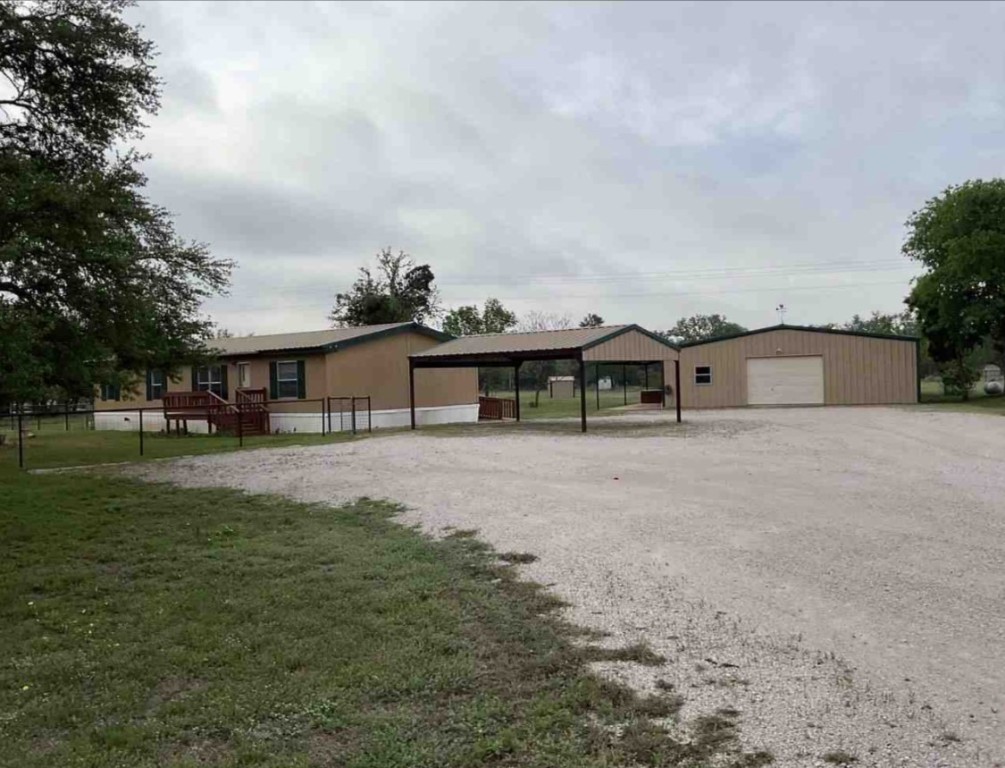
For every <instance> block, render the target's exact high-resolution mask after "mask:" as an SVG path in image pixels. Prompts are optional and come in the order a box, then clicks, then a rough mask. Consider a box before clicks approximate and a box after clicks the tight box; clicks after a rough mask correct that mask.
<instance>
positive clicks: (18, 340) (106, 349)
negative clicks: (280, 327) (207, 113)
mask: <svg viewBox="0 0 1005 768" xmlns="http://www.w3.org/2000/svg"><path fill="white" fill-rule="evenodd" d="M127 5H128V3H126V2H123V1H122V0H94V1H90V2H85V0H38V1H37V2H15V1H14V0H0V75H2V76H3V77H2V80H3V81H5V85H6V86H7V88H6V89H5V90H4V91H3V92H2V93H3V96H2V97H0V190H3V192H2V193H0V358H2V359H3V360H4V365H2V366H0V401H6V402H22V401H26V400H28V401H30V400H36V401H37V400H43V399H48V398H52V397H59V398H64V397H65V398H69V399H77V398H87V397H90V396H91V395H92V393H93V391H94V386H95V385H96V384H97V383H100V382H109V383H111V382H113V381H116V380H129V379H131V378H135V377H136V375H138V374H140V373H142V372H143V371H145V369H147V368H150V367H161V368H166V369H169V370H170V369H171V368H173V367H175V366H177V365H178V364H180V363H182V362H185V361H188V360H192V359H195V358H197V357H198V356H200V355H202V354H203V353H204V352H205V347H204V344H203V340H204V339H205V338H206V337H207V336H209V335H210V331H211V328H212V325H211V323H210V322H209V321H208V320H207V319H205V318H203V317H202V316H201V314H200V307H201V304H202V301H203V300H204V299H205V298H206V297H208V296H211V295H213V294H216V293H219V292H222V291H224V290H225V288H226V286H227V283H228V280H229V276H230V270H231V267H232V264H231V263H230V262H227V261H222V260H216V259H213V258H212V257H211V256H210V254H209V251H208V249H207V248H206V246H204V245H202V244H200V243H192V242H185V241H183V240H181V239H180V238H179V237H178V236H177V235H176V234H175V231H174V227H173V224H172V222H171V218H170V215H169V214H168V212H167V211H165V210H164V209H163V208H160V207H159V206H157V205H155V204H153V203H151V202H150V201H149V200H148V199H147V198H146V197H145V196H144V194H143V187H144V186H145V184H146V178H145V177H144V176H143V174H142V173H141V172H140V171H139V170H138V168H137V165H138V163H139V162H140V160H141V159H142V158H141V157H140V156H138V155H137V154H135V153H134V152H132V151H131V150H129V149H128V148H127V147H124V146H123V145H122V142H123V141H125V140H128V139H130V138H135V137H137V136H138V135H139V132H140V129H141V128H142V122H141V121H142V119H143V117H144V116H145V115H147V114H152V113H154V112H155V111H156V108H157V105H158V94H159V88H160V83H159V81H158V80H157V78H156V77H155V76H154V73H153V64H152V56H153V47H152V44H151V43H150V42H148V41H146V40H144V39H143V38H142V37H141V36H140V33H139V30H138V29H137V28H135V27H131V26H129V25H128V24H126V23H125V22H124V21H123V20H122V19H121V12H122V10H123V8H124V7H126V6H127Z"/></svg>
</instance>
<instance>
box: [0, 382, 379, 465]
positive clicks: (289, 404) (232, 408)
mask: <svg viewBox="0 0 1005 768" xmlns="http://www.w3.org/2000/svg"><path fill="white" fill-rule="evenodd" d="M333 403H338V416H339V431H351V432H352V434H354V435H355V434H358V432H359V431H360V427H359V424H358V421H359V418H361V417H362V414H364V413H365V414H366V431H367V432H372V431H373V418H372V407H371V400H370V396H369V395H353V396H346V397H319V398H310V399H304V400H266V401H264V402H258V403H255V404H250V405H245V404H238V403H228V404H227V406H221V408H224V409H226V410H227V411H228V412H232V413H233V416H234V418H233V419H231V420H230V423H231V424H232V426H229V427H228V428H227V429H226V430H224V431H223V432H222V433H221V430H220V429H219V428H217V433H218V434H231V435H232V436H233V437H236V438H237V444H238V447H240V448H243V447H244V443H245V438H246V437H249V435H248V434H247V433H246V430H245V426H246V425H245V419H244V418H242V416H243V415H244V413H245V412H246V410H247V409H248V408H252V407H260V406H263V405H264V406H266V407H268V406H275V408H274V410H269V411H268V413H269V420H270V422H269V423H270V426H269V431H268V432H264V433H256V434H260V435H262V436H264V437H268V436H270V435H279V434H290V433H292V432H298V431H302V432H304V433H312V432H313V433H314V434H321V435H330V434H333V433H334V432H335V431H336V430H334V429H333V426H334V425H333V413H334V409H333ZM345 404H348V411H347V410H346V408H345ZM312 405H314V406H315V407H316V409H315V410H311V409H310V406H312ZM364 405H365V410H364ZM317 406H320V407H319V408H317ZM319 411H320V413H319ZM115 414H122V421H121V422H119V424H117V425H114V426H111V425H110V426H108V427H107V431H108V432H132V431H135V432H136V433H137V439H136V452H137V455H139V456H141V457H142V456H145V455H146V453H147V438H148V436H147V434H146V433H147V432H148V431H151V430H150V429H148V428H149V427H150V426H151V425H152V424H155V423H156V421H153V420H152V419H151V417H155V418H157V419H163V420H164V426H163V428H161V429H156V430H155V431H157V432H160V433H162V434H163V435H165V436H167V437H168V438H169V439H175V438H173V437H171V433H170V429H169V426H168V424H169V420H170V421H182V422H186V424H185V428H186V432H185V434H186V435H187V434H188V432H187V421H189V420H192V421H205V422H206V423H207V427H206V433H207V434H212V432H211V430H212V425H213V421H214V418H216V420H217V423H219V418H218V416H217V417H214V416H211V415H210V414H209V413H208V411H207V412H201V413H194V412H193V413H191V414H166V413H165V409H164V408H163V407H162V406H157V407H142V406H140V407H136V406H134V407H127V408H101V409H96V408H88V409H81V408H66V409H53V408H47V409H45V410H39V409H35V410H30V411H29V410H21V409H18V410H9V411H8V412H7V413H0V425H4V426H6V427H8V428H9V431H10V432H14V433H15V434H14V439H16V441H17V462H18V467H19V468H20V469H25V468H26V467H27V463H28V460H29V458H30V455H29V454H30V453H31V451H30V449H29V448H28V447H27V441H28V438H30V437H35V436H42V435H45V434H47V433H50V434H51V433H57V432H58V433H72V432H95V431H105V429H99V427H98V424H97V418H96V417H97V416H99V415H109V416H114V415H115ZM186 416H188V418H186ZM169 417H170V418H169ZM347 418H348V419H349V424H348V427H349V430H346V423H345V422H346V419H347ZM133 419H135V427H133ZM314 419H318V420H319V422H320V423H319V422H318V421H313V420H314ZM311 421H313V424H311V423H310V422H311ZM277 422H278V423H280V424H286V427H285V428H282V427H278V426H275V425H276V423H277ZM298 422H300V423H298ZM290 424H292V425H293V426H290ZM301 424H302V425H303V426H305V427H308V428H307V429H303V430H298V426H300V425H301ZM318 427H319V428H320V429H318ZM2 436H3V428H2V427H0V437H2ZM179 436H180V433H179Z"/></svg>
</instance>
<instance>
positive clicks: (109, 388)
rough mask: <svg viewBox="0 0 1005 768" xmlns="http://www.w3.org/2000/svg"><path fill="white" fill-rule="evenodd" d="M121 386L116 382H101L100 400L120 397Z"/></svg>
mask: <svg viewBox="0 0 1005 768" xmlns="http://www.w3.org/2000/svg"><path fill="white" fill-rule="evenodd" d="M121 394H122V392H121V388H120V387H119V385H118V384H102V385H101V399H102V400H118V399H120V397H121Z"/></svg>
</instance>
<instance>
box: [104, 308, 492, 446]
mask: <svg viewBox="0 0 1005 768" xmlns="http://www.w3.org/2000/svg"><path fill="white" fill-rule="evenodd" d="M450 338H452V337H451V336H449V335H448V334H445V333H441V332H440V331H437V330H434V329H432V328H427V327H425V326H423V325H420V324H418V323H392V324H386V325H370V326H362V327H358V328H331V329H327V330H323V331H306V332H301V333H282V334H274V335H263V336H244V337H235V338H224V339H214V340H213V341H212V343H211V346H212V347H213V348H214V350H215V360H213V361H211V362H210V363H209V364H207V365H203V366H194V367H193V366H185V367H181V368H179V369H178V370H176V371H173V372H167V371H148V372H147V375H146V380H145V381H139V382H137V383H136V385H135V386H133V387H131V388H123V389H122V390H121V391H120V390H117V389H115V388H114V387H102V388H101V391H100V393H99V394H98V396H97V397H96V398H95V411H96V413H95V428H96V429H128V430H134V429H136V428H137V425H138V419H137V415H138V414H137V412H130V411H129V410H128V409H129V408H151V409H159V410H160V411H161V413H160V415H158V413H156V412H145V413H144V429H145V430H161V429H166V428H168V427H169V426H170V425H169V424H168V423H166V421H165V418H164V416H165V410H167V412H168V414H170V413H171V409H172V408H174V409H175V410H174V413H175V415H176V416H177V415H179V414H181V415H188V416H189V418H186V419H184V421H185V422H186V423H185V427H186V428H187V429H190V430H192V431H206V430H208V429H209V428H210V423H209V420H208V419H207V418H206V417H205V416H202V415H201V414H200V406H199V405H197V404H196V403H198V402H201V401H199V400H198V398H187V397H185V396H186V395H188V394H190V393H206V394H203V395H202V399H204V400H207V401H209V400H211V401H212V403H213V404H216V405H215V406H214V407H216V408H217V409H218V410H220V409H222V410H224V411H225V410H226V406H225V405H221V403H230V404H236V403H239V402H247V403H249V404H253V405H254V409H255V410H256V411H258V412H260V413H261V412H262V409H265V418H266V420H267V422H268V423H267V431H271V432H276V431H278V432H321V431H323V430H324V431H327V429H328V428H329V425H330V427H331V429H333V430H334V431H337V430H339V429H346V428H348V423H349V422H348V419H350V418H351V416H350V415H349V414H348V411H349V410H350V409H351V408H352V401H351V400H349V399H348V398H350V397H353V396H355V397H357V398H359V399H358V400H357V402H356V410H357V414H356V424H357V426H359V427H361V428H366V427H371V426H372V427H373V428H381V427H399V426H405V425H407V424H408V423H409V418H410V417H409V390H408V358H409V355H412V354H417V353H420V352H422V351H424V350H426V349H429V348H430V347H435V346H437V345H439V344H440V343H442V342H443V341H446V340H449V339H450ZM417 394H419V395H420V396H421V397H422V401H423V407H422V408H420V409H418V414H417V418H418V420H419V421H420V423H424V424H449V423H456V422H474V421H477V420H478V374H477V371H474V370H471V369H443V370H438V371H434V372H431V373H430V375H429V376H428V377H426V378H425V379H424V380H423V381H422V382H421V383H420V384H419V387H418V392H417ZM329 398H330V399H329ZM181 402H184V404H183V405H174V403H181ZM259 403H261V405H259ZM124 409H125V410H124ZM249 409H250V408H249ZM329 414H331V416H329ZM371 415H372V423H369V422H368V418H369V417H370V416H371ZM181 420H182V419H181V418H176V419H174V421H181Z"/></svg>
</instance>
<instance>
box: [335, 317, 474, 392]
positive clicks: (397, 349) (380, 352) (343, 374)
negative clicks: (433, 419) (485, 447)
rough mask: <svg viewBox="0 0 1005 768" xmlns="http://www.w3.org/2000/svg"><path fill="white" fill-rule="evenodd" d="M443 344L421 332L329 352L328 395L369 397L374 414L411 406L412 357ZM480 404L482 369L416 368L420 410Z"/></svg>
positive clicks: (416, 386) (416, 385) (403, 334)
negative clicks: (479, 373)
mask: <svg viewBox="0 0 1005 768" xmlns="http://www.w3.org/2000/svg"><path fill="white" fill-rule="evenodd" d="M438 344H439V342H438V341H437V340H436V339H431V338H429V337H428V336H423V335H421V334H418V333H399V334H395V335H393V336H387V337H385V338H382V339H376V340H374V341H369V342H365V343H362V344H357V345H355V346H352V347H347V348H345V349H343V350H341V351H340V352H333V353H330V354H329V355H327V365H328V394H329V395H331V396H333V397H334V396H345V395H370V397H371V398H372V407H373V410H375V411H376V410H394V409H400V408H408V356H409V355H413V354H416V353H418V352H422V351H424V350H426V349H429V348H431V347H434V346H437V345H438ZM477 402H478V369H477V368H442V369H428V368H422V369H418V370H416V372H415V404H416V407H419V408H425V407H433V406H443V405H468V404H472V403H477Z"/></svg>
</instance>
